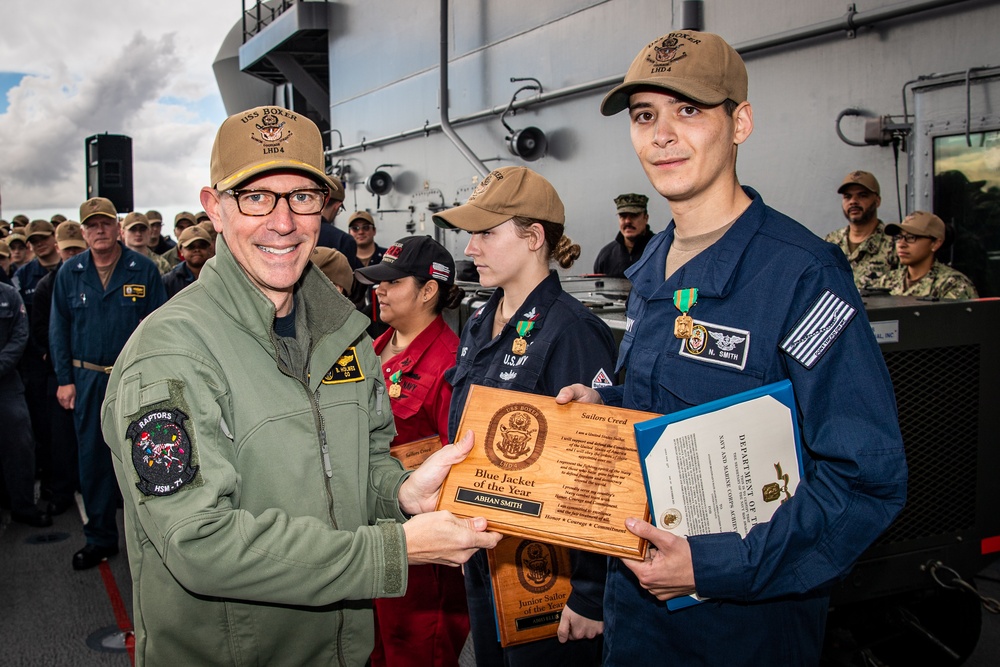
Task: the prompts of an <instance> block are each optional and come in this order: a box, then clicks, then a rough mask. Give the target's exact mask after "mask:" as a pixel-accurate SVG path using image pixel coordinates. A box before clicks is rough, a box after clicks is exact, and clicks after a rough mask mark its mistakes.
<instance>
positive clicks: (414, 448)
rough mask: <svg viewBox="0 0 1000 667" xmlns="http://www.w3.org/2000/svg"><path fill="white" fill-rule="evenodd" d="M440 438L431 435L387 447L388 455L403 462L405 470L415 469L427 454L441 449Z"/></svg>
mask: <svg viewBox="0 0 1000 667" xmlns="http://www.w3.org/2000/svg"><path fill="white" fill-rule="evenodd" d="M441 446H442V445H441V438H439V437H438V436H436V435H431V436H428V437H426V438H421V439H420V440H412V441H410V442H405V443H403V444H402V445H393V446H392V447H390V448H389V455H390V456H391V457H392V458H394V459H396V460H397V461H399V462H400V463H402V464H403V467H404V468H406V469H407V470H416V469H417V468H419V467H420V464H421V463H423V462H424V461H425V460H426V459H427V457H428V456H430V455H431V454H433V453H434V452H436V451H437V450H439V449H441Z"/></svg>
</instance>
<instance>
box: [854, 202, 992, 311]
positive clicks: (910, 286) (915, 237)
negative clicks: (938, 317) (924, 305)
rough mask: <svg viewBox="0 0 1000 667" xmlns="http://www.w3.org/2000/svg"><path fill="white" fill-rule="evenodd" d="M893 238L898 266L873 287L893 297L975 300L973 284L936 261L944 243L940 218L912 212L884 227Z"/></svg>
mask: <svg viewBox="0 0 1000 667" xmlns="http://www.w3.org/2000/svg"><path fill="white" fill-rule="evenodd" d="M885 232H886V234H888V235H889V236H892V237H894V239H895V242H896V254H897V255H898V256H899V263H900V267H899V268H898V269H894V270H892V271H890V272H889V273H886V274H885V275H883V276H882V277H881V278H880V279H879V280H878V281H877V282H876V283H875V284H874V285H873V287H877V288H880V289H888V290H889V294H892V295H894V296H922V297H933V298H937V299H975V298H977V297H978V296H979V294H978V293H977V292H976V287H975V285H973V284H972V281H971V280H969V278H968V277H967V276H966V275H965V274H964V273H962V272H960V271H956V270H955V269H953V268H951V267H950V266H948V265H947V264H944V263H942V262H939V261H938V260H937V258H936V256H935V255H936V253H937V251H938V250H939V249H940V248H941V246H942V245H943V244H944V239H945V226H944V221H943V220H941V218H939V217H938V216H936V215H934V214H933V213H928V212H926V211H914V212H913V213H911V214H910V215H908V216H906V218H905V219H904V220H903V222H901V223H899V224H895V223H893V224H889V225H886V226H885Z"/></svg>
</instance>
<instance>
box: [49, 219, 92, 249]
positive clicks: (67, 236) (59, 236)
mask: <svg viewBox="0 0 1000 667" xmlns="http://www.w3.org/2000/svg"><path fill="white" fill-rule="evenodd" d="M56 245H57V246H58V247H59V249H60V250H65V249H66V248H84V249H86V247H87V242H86V241H84V240H83V226H82V225H81V224H80V223H79V222H75V221H73V220H67V221H66V222H64V223H62V224H61V225H59V226H58V227H56Z"/></svg>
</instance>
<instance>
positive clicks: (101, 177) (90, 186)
mask: <svg viewBox="0 0 1000 667" xmlns="http://www.w3.org/2000/svg"><path fill="white" fill-rule="evenodd" d="M84 153H85V155H86V162H87V199H90V198H91V197H106V198H107V199H110V200H111V202H112V203H113V204H114V205H115V209H116V210H117V211H118V212H119V213H129V212H131V211H132V210H133V209H134V204H133V199H132V137H126V136H125V135H123V134H106V133H105V134H95V135H94V136H92V137H87V138H86V139H84Z"/></svg>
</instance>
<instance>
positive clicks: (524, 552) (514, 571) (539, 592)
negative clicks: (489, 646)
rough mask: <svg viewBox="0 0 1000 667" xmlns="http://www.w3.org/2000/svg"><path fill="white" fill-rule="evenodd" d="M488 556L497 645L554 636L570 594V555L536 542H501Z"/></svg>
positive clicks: (512, 540) (558, 548)
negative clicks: (498, 632)
mask: <svg viewBox="0 0 1000 667" xmlns="http://www.w3.org/2000/svg"><path fill="white" fill-rule="evenodd" d="M486 553H487V558H488V560H489V563H490V581H491V583H492V585H493V602H494V605H495V606H496V614H497V628H498V629H499V631H500V645H501V646H505V647H506V646H512V645H514V644H522V643H524V642H530V641H535V640H538V639H545V638H546V637H555V636H556V633H557V631H558V630H559V621H560V619H561V618H562V610H563V607H565V606H566V601H567V600H568V599H569V596H570V593H572V592H573V585H572V583H571V582H570V569H571V568H570V561H569V551H568V550H567V549H566V548H565V547H557V546H553V545H551V544H545V543H544V542H538V541H537V540H523V539H521V538H519V537H505V538H503V539H502V540H500V543H499V544H497V545H496V547H495V548H493V549H490V550H489V551H488V552H486Z"/></svg>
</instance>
